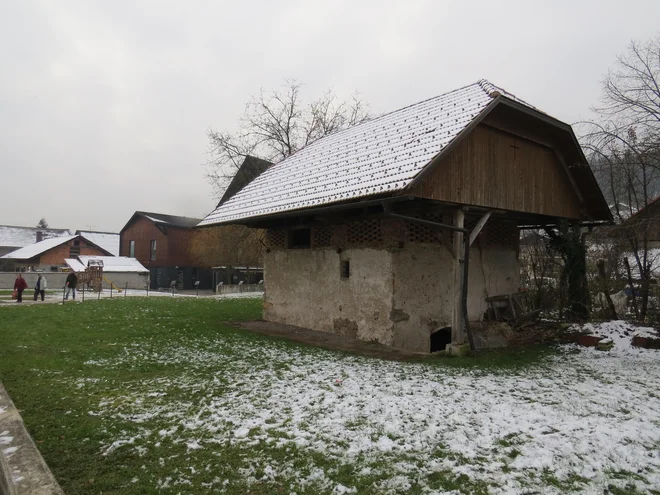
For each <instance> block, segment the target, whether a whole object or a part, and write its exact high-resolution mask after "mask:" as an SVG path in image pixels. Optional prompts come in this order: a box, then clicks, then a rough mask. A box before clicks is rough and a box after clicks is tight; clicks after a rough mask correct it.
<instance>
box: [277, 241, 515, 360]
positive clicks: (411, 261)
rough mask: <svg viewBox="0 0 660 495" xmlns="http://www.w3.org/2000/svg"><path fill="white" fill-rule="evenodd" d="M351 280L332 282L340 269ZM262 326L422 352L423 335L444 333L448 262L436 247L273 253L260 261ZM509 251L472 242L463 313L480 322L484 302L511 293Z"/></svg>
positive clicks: (449, 304)
mask: <svg viewBox="0 0 660 495" xmlns="http://www.w3.org/2000/svg"><path fill="white" fill-rule="evenodd" d="M342 260H349V261H350V269H351V274H350V277H349V278H347V279H343V278H341V277H340V262H341V261H342ZM264 269H265V277H264V278H265V291H266V292H265V298H264V319H265V320H268V321H273V322H278V323H285V324H289V325H296V326H300V327H305V328H311V329H313V330H320V331H325V332H333V333H338V334H341V335H347V336H350V337H356V338H358V339H362V340H377V341H378V342H380V343H382V344H386V345H391V346H393V347H395V348H399V349H406V350H409V351H417V352H429V351H430V336H431V333H432V332H434V331H436V330H439V329H441V328H444V327H449V326H451V321H452V311H453V304H454V302H453V301H454V295H453V293H454V291H453V255H452V254H451V252H450V251H449V249H448V248H447V247H446V246H444V245H440V244H415V243H407V244H405V247H404V248H403V249H391V250H384V249H348V250H345V251H342V253H341V254H338V253H337V252H336V251H335V250H332V249H285V250H273V251H271V252H270V253H267V254H266V255H265V258H264ZM519 278H520V275H519V265H518V259H517V253H516V250H515V249H513V248H510V247H509V248H505V247H494V246H486V247H481V246H480V245H479V243H478V242H477V243H476V244H475V245H474V246H473V247H472V249H471V250H470V277H469V281H468V284H469V287H468V313H469V317H470V320H471V321H478V320H481V319H482V317H483V314H484V313H485V311H486V302H485V298H486V297H488V296H491V295H496V294H503V293H508V292H515V291H517V290H518V286H519Z"/></svg>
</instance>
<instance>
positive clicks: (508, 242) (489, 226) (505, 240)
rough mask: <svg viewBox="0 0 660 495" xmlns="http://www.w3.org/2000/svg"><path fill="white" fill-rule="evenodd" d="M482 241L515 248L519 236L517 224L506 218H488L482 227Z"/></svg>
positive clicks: (490, 244)
mask: <svg viewBox="0 0 660 495" xmlns="http://www.w3.org/2000/svg"><path fill="white" fill-rule="evenodd" d="M483 233H484V237H485V239H484V241H485V243H486V244H488V245H489V246H501V247H510V248H517V247H518V243H519V240H520V239H519V238H520V233H519V230H518V226H517V225H516V223H515V222H513V221H511V220H506V219H490V220H489V221H488V223H486V226H485V227H484V231H483Z"/></svg>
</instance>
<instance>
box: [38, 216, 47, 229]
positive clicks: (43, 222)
mask: <svg viewBox="0 0 660 495" xmlns="http://www.w3.org/2000/svg"><path fill="white" fill-rule="evenodd" d="M37 228H38V229H47V228H48V222H47V221H46V219H45V218H42V219H41V220H39V223H38V224H37Z"/></svg>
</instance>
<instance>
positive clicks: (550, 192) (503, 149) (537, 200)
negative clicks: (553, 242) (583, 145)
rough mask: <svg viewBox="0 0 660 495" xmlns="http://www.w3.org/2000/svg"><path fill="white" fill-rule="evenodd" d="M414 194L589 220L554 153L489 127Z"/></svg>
mask: <svg viewBox="0 0 660 495" xmlns="http://www.w3.org/2000/svg"><path fill="white" fill-rule="evenodd" d="M411 193H413V194H415V195H416V196H419V197H423V198H429V199H434V200H438V201H447V202H452V203H458V204H466V205H475V206H482V207H486V208H489V209H490V208H492V209H500V210H507V211H514V212H521V213H529V214H538V215H547V216H551V217H562V218H568V219H581V218H582V217H583V213H582V206H583V205H582V203H581V201H580V198H579V197H578V196H577V194H576V192H575V189H574V186H573V184H571V180H570V179H569V177H568V176H567V174H566V173H565V169H564V165H562V163H561V162H560V160H559V159H558V158H557V156H556V155H555V152H554V150H553V149H550V148H548V147H546V146H543V145H540V144H538V143H535V142H533V141H530V140H527V139H524V138H521V137H519V136H515V135H512V134H510V133H507V132H503V131H500V130H497V129H494V128H492V127H488V126H485V125H480V126H477V127H476V128H475V129H474V130H473V132H472V133H471V134H470V135H469V136H467V137H466V138H465V139H464V140H463V141H462V142H461V143H460V144H458V145H457V146H456V147H455V148H454V149H453V150H452V151H451V152H450V153H449V154H448V155H446V156H445V158H444V159H443V160H442V161H441V162H440V163H438V165H437V166H436V167H435V168H434V169H433V171H432V172H431V173H429V174H428V175H427V176H426V177H425V179H424V180H423V181H422V182H421V183H420V184H418V185H417V186H416V187H414V188H413V189H412V190H411Z"/></svg>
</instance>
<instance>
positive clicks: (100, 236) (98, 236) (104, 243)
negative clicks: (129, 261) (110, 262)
mask: <svg viewBox="0 0 660 495" xmlns="http://www.w3.org/2000/svg"><path fill="white" fill-rule="evenodd" d="M76 234H80V235H82V236H85V238H86V239H89V240H90V241H92V242H93V243H94V244H96V245H97V246H101V247H102V248H103V249H105V250H106V251H107V252H109V253H110V254H112V255H113V256H119V234H115V233H113V232H96V231H93V230H77V231H76Z"/></svg>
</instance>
